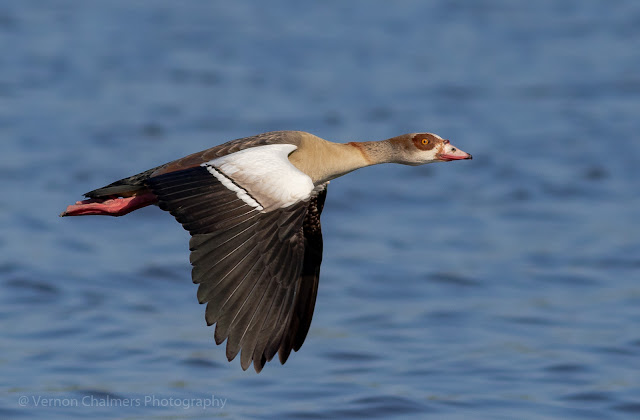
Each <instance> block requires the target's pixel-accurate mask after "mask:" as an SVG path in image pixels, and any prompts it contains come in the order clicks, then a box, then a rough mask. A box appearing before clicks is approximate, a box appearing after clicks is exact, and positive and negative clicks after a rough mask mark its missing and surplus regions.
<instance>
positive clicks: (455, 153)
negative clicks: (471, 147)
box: [438, 140, 473, 162]
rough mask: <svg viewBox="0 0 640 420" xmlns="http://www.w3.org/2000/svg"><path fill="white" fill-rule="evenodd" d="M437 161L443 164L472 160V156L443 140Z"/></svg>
mask: <svg viewBox="0 0 640 420" xmlns="http://www.w3.org/2000/svg"><path fill="white" fill-rule="evenodd" d="M438 159H440V160H441V161H443V162H450V161H452V160H463V159H473V156H471V155H470V154H469V153H467V152H464V151H462V150H460V149H458V148H456V147H453V145H451V144H450V143H449V140H445V141H444V147H443V148H442V152H441V153H439V154H438Z"/></svg>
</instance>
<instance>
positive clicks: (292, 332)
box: [279, 184, 327, 363]
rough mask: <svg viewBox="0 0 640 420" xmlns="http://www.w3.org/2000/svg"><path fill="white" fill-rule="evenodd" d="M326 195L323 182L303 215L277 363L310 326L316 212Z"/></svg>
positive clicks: (317, 254)
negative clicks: (298, 267) (300, 252)
mask: <svg viewBox="0 0 640 420" xmlns="http://www.w3.org/2000/svg"><path fill="white" fill-rule="evenodd" d="M326 197H327V187H326V184H325V185H324V186H323V187H322V189H320V190H319V192H318V194H317V195H316V196H314V197H312V198H311V199H310V200H309V206H308V209H307V214H306V215H305V218H304V223H303V228H302V230H303V234H304V262H303V264H302V273H300V279H299V280H298V284H297V291H296V302H295V307H294V310H293V316H292V319H291V325H290V326H289V329H288V331H287V335H286V337H285V340H284V342H283V343H282V345H281V347H280V351H279V357H280V362H281V363H284V362H286V361H287V358H288V357H289V354H291V350H292V349H293V350H294V351H298V350H300V347H301V346H302V343H304V339H305V338H306V337H307V333H308V332H309V327H310V326H311V318H312V317H313V310H314V308H315V305H316V296H317V294H318V279H319V277H320V264H321V263H322V229H321V226H320V214H321V213H322V209H323V207H324V200H325V198H326Z"/></svg>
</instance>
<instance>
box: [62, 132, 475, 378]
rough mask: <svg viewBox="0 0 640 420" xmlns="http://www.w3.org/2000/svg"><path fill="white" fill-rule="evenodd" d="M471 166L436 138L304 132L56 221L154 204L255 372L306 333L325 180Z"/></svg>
mask: <svg viewBox="0 0 640 420" xmlns="http://www.w3.org/2000/svg"><path fill="white" fill-rule="evenodd" d="M460 159H471V155H470V154H468V153H466V152H463V151H462V150H460V149H456V148H455V147H454V146H453V145H451V143H449V140H444V139H442V138H441V137H439V136H437V135H435V134H431V133H417V134H416V133H414V134H405V135H401V136H398V137H394V138H391V139H387V140H383V141H370V142H351V143H346V144H343V143H333V142H330V141H327V140H323V139H321V138H319V137H316V136H314V135H312V134H309V133H305V132H301V131H275V132H270V133H264V134H259V135H257V136H253V137H247V138H242V139H237V140H233V141H230V142H228V143H225V144H221V145H219V146H215V147H213V148H211V149H208V150H205V151H202V152H199V153H194V154H192V155H189V156H186V157H184V158H182V159H178V160H175V161H173V162H169V163H166V164H164V165H161V166H158V167H156V168H153V169H149V170H148V171H145V172H142V173H139V174H137V175H133V176H130V177H128V178H124V179H121V180H119V181H116V182H114V183H112V184H109V185H107V186H106V187H103V188H98V189H96V190H93V191H90V192H88V193H86V194H85V197H87V198H88V200H84V201H78V202H77V203H76V204H74V205H71V206H68V207H67V209H66V211H64V212H63V213H62V214H61V216H80V215H108V216H122V215H124V214H127V213H129V212H131V211H133V210H136V209H139V208H141V207H145V206H148V205H150V204H157V205H158V206H159V207H160V208H161V209H162V210H166V211H169V212H170V213H171V214H172V215H173V216H174V217H175V218H176V219H177V220H178V222H180V223H181V224H182V226H183V227H184V228H185V229H186V230H188V231H189V233H190V234H191V240H190V242H189V249H190V250H191V256H190V261H191V264H192V265H193V271H192V278H193V282H194V283H196V284H199V286H198V301H199V302H200V303H207V307H206V311H205V319H206V321H207V324H208V325H212V324H214V323H215V324H216V328H215V334H214V337H215V341H216V344H221V343H222V342H224V341H225V340H227V358H228V359H229V361H231V360H233V359H234V358H235V357H236V355H237V354H238V352H239V351H240V350H242V354H241V357H240V360H241V361H240V363H241V366H242V369H244V370H246V369H247V368H248V367H249V365H251V362H252V361H253V366H254V368H255V370H256V372H260V371H261V370H262V368H263V367H264V365H265V363H266V362H268V361H270V360H271V359H272V358H273V357H274V356H275V354H276V353H278V354H279V359H280V362H281V363H283V364H284V363H285V361H286V360H287V358H288V357H289V355H290V353H291V350H295V351H298V349H300V346H302V343H303V342H304V339H305V337H306V335H307V332H308V330H309V326H310V324H311V317H312V315H313V309H314V306H315V301H316V294H317V291H318V277H319V274H320V263H321V261H322V232H321V230H320V213H321V212H322V207H323V204H324V200H325V197H326V194H327V184H328V183H329V181H330V180H332V179H334V178H337V177H339V176H342V175H344V174H347V173H349V172H351V171H353V170H355V169H358V168H362V167H365V166H370V165H376V164H379V163H387V162H390V163H401V164H404V165H422V164H426V163H432V162H448V161H452V160H460Z"/></svg>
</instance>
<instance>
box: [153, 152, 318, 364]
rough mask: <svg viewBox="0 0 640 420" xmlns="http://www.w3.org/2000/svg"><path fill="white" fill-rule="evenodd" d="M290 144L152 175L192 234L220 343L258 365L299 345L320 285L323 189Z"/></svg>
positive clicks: (209, 317) (163, 203)
mask: <svg viewBox="0 0 640 420" xmlns="http://www.w3.org/2000/svg"><path fill="white" fill-rule="evenodd" d="M293 150H295V146H293V145H267V146H259V147H255V148H251V149H246V150H243V151H240V152H236V153H232V154H230V155H226V156H223V157H221V158H217V159H214V160H212V161H210V162H207V163H205V164H203V165H202V166H198V167H195V168H190V169H186V170H181V171H177V172H171V173H167V174H163V175H160V176H157V177H152V178H150V179H149V180H148V181H147V183H148V185H149V187H150V188H151V189H152V191H153V192H154V193H155V194H156V195H157V196H158V200H159V203H158V204H159V206H160V208H162V209H163V210H167V211H169V212H171V214H172V215H173V216H175V217H176V219H177V220H178V222H180V223H181V224H182V225H183V226H184V228H185V229H186V230H188V231H189V233H190V234H191V235H192V238H191V240H190V250H191V257H190V260H191V264H192V265H193V271H192V278H193V281H194V283H197V284H199V287H198V300H199V302H200V303H207V308H206V312H205V318H206V321H207V324H208V325H212V324H214V323H215V324H216V329H215V334H214V336H215V341H216V343H217V344H221V343H222V342H223V341H224V340H227V358H228V359H229V360H230V361H231V360H233V359H234V358H235V357H236V355H237V354H238V352H240V351H242V354H241V365H242V368H243V369H247V368H248V367H249V365H250V364H251V362H252V361H253V363H254V368H255V369H256V371H258V372H259V371H260V370H261V369H262V367H263V366H264V364H265V363H266V362H267V361H269V360H271V359H272V358H273V357H274V356H275V354H276V353H277V352H278V351H279V352H280V360H281V362H282V363H284V362H285V361H286V359H287V357H288V356H289V354H290V352H291V350H292V349H293V350H298V349H299V348H300V346H301V345H302V342H303V341H304V338H305V337H306V333H307V331H308V329H309V325H310V322H311V316H312V314H313V307H314V304H315V297H316V293H317V283H318V274H319V266H320V261H321V258H322V237H321V233H320V228H319V214H320V211H321V210H322V203H323V202H324V195H325V194H326V192H325V191H326V190H325V188H324V186H323V187H322V188H320V189H315V188H314V186H313V183H312V182H311V179H310V178H309V177H308V176H307V175H305V174H304V173H302V172H300V171H299V170H298V169H296V168H295V167H294V166H293V165H291V163H290V162H289V160H288V158H287V156H288V154H289V153H290V152H291V151H293Z"/></svg>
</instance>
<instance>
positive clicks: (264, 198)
mask: <svg viewBox="0 0 640 420" xmlns="http://www.w3.org/2000/svg"><path fill="white" fill-rule="evenodd" d="M296 149H297V147H296V146H295V145H293V144H269V145H265V146H257V147H252V148H249V149H244V150H240V151H239V152H235V153H231V154H229V155H226V156H222V157H219V158H217V159H213V160H211V161H209V162H206V163H203V164H202V166H205V167H206V168H207V170H208V171H209V172H210V173H211V175H213V176H215V177H216V178H217V179H218V180H219V181H220V182H221V183H222V185H224V186H225V187H227V188H228V189H230V190H231V191H234V192H235V193H236V194H237V195H238V198H240V199H241V200H243V201H244V202H245V203H247V204H249V205H250V206H252V207H254V208H255V209H256V210H259V211H264V212H268V211H271V210H275V209H277V208H285V207H289V206H290V205H292V204H295V203H297V202H299V201H302V200H305V199H307V198H308V197H309V196H310V195H311V192H312V191H313V189H314V185H313V181H312V180H311V178H310V177H309V176H308V175H307V174H305V173H304V172H302V171H300V170H299V169H298V168H296V167H295V166H293V165H292V164H291V162H290V161H289V157H288V156H289V154H290V153H291V152H293V151H294V150H296Z"/></svg>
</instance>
